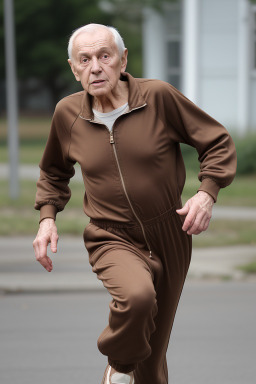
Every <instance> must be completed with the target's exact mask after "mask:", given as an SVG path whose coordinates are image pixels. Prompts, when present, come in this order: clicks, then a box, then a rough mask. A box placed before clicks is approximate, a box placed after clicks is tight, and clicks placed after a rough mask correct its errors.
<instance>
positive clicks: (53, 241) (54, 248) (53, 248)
mask: <svg viewBox="0 0 256 384" xmlns="http://www.w3.org/2000/svg"><path fill="white" fill-rule="evenodd" d="M58 239H59V236H58V235H57V233H53V234H52V237H51V251H52V252H53V253H56V252H57V243H58Z"/></svg>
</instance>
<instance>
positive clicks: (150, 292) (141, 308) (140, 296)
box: [127, 286, 156, 315]
mask: <svg viewBox="0 0 256 384" xmlns="http://www.w3.org/2000/svg"><path fill="white" fill-rule="evenodd" d="M127 303H128V307H129V309H130V310H131V311H132V312H133V313H134V314H137V315H139V314H145V315H146V314H148V313H149V312H150V313H151V312H152V310H153V309H154V308H155V306H156V292H155V290H154V287H153V286H144V287H140V288H137V289H133V290H131V291H130V292H129V294H128V296H127Z"/></svg>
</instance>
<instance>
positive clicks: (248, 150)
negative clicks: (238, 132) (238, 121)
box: [181, 134, 256, 175]
mask: <svg viewBox="0 0 256 384" xmlns="http://www.w3.org/2000/svg"><path fill="white" fill-rule="evenodd" d="M234 142H235V145H236V151H237V174H238V175H256V134H250V135H247V136H245V137H243V138H239V137H234ZM181 150H182V154H183V158H184V162H185V165H186V168H187V169H189V170H193V171H195V172H197V171H198V170H199V166H198V154H197V152H196V150H195V149H194V148H192V147H190V146H188V145H183V144H182V145H181Z"/></svg>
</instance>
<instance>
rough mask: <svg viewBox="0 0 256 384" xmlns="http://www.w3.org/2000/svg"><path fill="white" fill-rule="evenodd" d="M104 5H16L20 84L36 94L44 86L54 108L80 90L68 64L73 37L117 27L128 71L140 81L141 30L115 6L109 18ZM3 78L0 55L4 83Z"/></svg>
mask: <svg viewBox="0 0 256 384" xmlns="http://www.w3.org/2000/svg"><path fill="white" fill-rule="evenodd" d="M0 1H1V4H0V19H1V20H3V0H0ZM102 3H103V2H102V1H100V0H94V1H91V0H55V1H52V0H37V1H31V0H14V6H15V28H16V56H17V71H18V78H19V80H22V81H24V82H25V84H27V82H28V80H29V81H30V90H31V91H32V92H33V91H37V90H38V88H39V87H40V86H42V85H44V86H46V87H47V88H48V89H49V91H50V93H51V96H52V104H53V106H54V105H55V104H56V102H57V101H58V100H59V99H60V98H61V96H63V95H64V94H65V92H66V93H69V91H70V87H71V86H72V85H73V90H74V91H76V90H80V89H81V86H80V84H77V85H76V81H75V80H74V77H73V74H72V73H71V71H70V68H69V65H68V63H67V43H68V39H69V36H70V34H71V33H72V31H73V30H75V29H76V28H78V27H80V26H82V25H85V24H87V23H91V22H93V23H100V24H106V25H114V26H115V27H117V28H118V29H119V30H120V33H121V35H123V37H124V40H125V42H126V45H127V47H128V48H129V67H128V70H130V71H131V72H132V71H133V72H134V75H135V76H140V75H141V67H142V63H141V28H140V24H137V23H134V24H131V23H130V20H128V19H127V18H126V17H125V15H123V16H124V17H120V12H119V11H118V4H113V6H114V9H113V12H109V11H108V12H107V11H106V10H104V6H102ZM116 3H118V2H116ZM121 3H122V4H123V2H122V1H121V2H120V6H121V5H122V4H121ZM129 9H131V7H129ZM135 14H136V12H135V13H134V16H135ZM135 20H136V18H135ZM3 28H4V27H3V23H0V50H1V51H2V52H4V29H3ZM130 60H131V62H130ZM4 76H5V63H4V54H2V55H0V79H3V78H4ZM31 80H33V81H32V82H31ZM35 80H36V81H35ZM33 84H34V85H33ZM33 87H34V88H33Z"/></svg>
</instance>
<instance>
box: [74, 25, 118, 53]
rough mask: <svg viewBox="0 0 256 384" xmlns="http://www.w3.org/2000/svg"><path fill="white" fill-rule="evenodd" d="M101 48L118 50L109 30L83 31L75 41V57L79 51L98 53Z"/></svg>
mask: <svg viewBox="0 0 256 384" xmlns="http://www.w3.org/2000/svg"><path fill="white" fill-rule="evenodd" d="M101 47H109V48H110V49H117V50H118V47H117V45H116V43H115V39H114V36H113V34H112V33H111V32H110V31H109V30H108V29H107V28H98V29H95V30H89V31H81V32H80V33H79V34H78V35H77V36H76V37H75V39H74V41H73V56H76V55H77V54H78V53H79V51H86V50H88V51H94V50H95V51H96V50H97V49H100V48H101Z"/></svg>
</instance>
